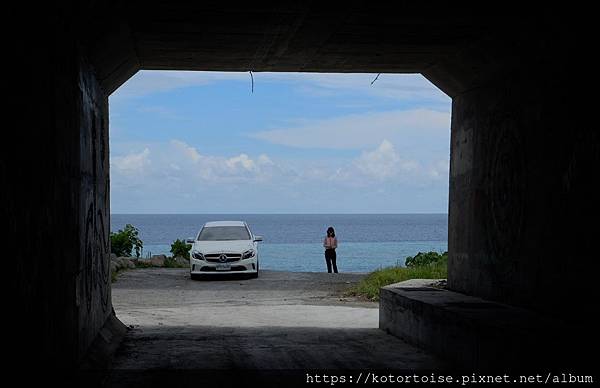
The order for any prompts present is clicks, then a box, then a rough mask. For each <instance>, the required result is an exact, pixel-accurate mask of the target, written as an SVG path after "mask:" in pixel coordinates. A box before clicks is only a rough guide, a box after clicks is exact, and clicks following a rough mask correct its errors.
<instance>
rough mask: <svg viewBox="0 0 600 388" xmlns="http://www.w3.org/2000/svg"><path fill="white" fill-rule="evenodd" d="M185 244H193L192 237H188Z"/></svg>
mask: <svg viewBox="0 0 600 388" xmlns="http://www.w3.org/2000/svg"><path fill="white" fill-rule="evenodd" d="M185 242H186V244H193V243H194V239H193V238H188V239H186V240H185Z"/></svg>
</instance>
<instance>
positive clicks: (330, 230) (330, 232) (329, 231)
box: [327, 226, 335, 237]
mask: <svg viewBox="0 0 600 388" xmlns="http://www.w3.org/2000/svg"><path fill="white" fill-rule="evenodd" d="M327 237H335V230H333V226H330V227H329V228H327Z"/></svg>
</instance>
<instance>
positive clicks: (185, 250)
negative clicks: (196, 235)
mask: <svg viewBox="0 0 600 388" xmlns="http://www.w3.org/2000/svg"><path fill="white" fill-rule="evenodd" d="M190 249H192V245H191V244H187V243H186V242H185V241H184V240H180V239H177V240H175V241H173V244H171V254H172V255H173V257H184V258H186V259H189V258H190Z"/></svg>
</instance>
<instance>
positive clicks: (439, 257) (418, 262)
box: [404, 252, 448, 267]
mask: <svg viewBox="0 0 600 388" xmlns="http://www.w3.org/2000/svg"><path fill="white" fill-rule="evenodd" d="M441 261H444V262H446V263H447V262H448V252H444V253H442V254H439V253H437V252H419V253H417V254H416V255H414V256H409V257H407V258H406V262H405V263H404V265H406V266H407V267H421V266H424V265H428V264H434V263H437V262H441Z"/></svg>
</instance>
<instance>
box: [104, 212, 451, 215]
mask: <svg viewBox="0 0 600 388" xmlns="http://www.w3.org/2000/svg"><path fill="white" fill-rule="evenodd" d="M110 214H111V215H430V214H431V215H433V214H444V215H448V213H439V212H415V213H286V212H282V213H219V212H211V213H110Z"/></svg>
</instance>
